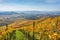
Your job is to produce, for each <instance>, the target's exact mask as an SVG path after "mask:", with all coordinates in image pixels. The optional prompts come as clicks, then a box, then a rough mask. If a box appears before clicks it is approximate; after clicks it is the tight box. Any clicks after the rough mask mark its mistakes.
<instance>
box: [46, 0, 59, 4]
mask: <svg viewBox="0 0 60 40" xmlns="http://www.w3.org/2000/svg"><path fill="white" fill-rule="evenodd" d="M58 1H59V0H45V2H46V3H57V2H58Z"/></svg>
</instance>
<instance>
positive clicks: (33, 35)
mask: <svg viewBox="0 0 60 40" xmlns="http://www.w3.org/2000/svg"><path fill="white" fill-rule="evenodd" d="M34 28H35V22H33V40H34Z"/></svg>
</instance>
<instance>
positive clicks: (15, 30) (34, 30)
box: [0, 16, 60, 40]
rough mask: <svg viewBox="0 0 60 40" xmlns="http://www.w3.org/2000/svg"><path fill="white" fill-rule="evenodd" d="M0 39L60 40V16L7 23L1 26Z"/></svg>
mask: <svg viewBox="0 0 60 40" xmlns="http://www.w3.org/2000/svg"><path fill="white" fill-rule="evenodd" d="M0 40H60V16H55V17H44V18H41V19H38V20H26V19H25V20H18V21H16V22H14V23H11V24H9V25H8V24H6V26H2V27H0Z"/></svg>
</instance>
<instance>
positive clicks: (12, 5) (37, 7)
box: [0, 0, 60, 11]
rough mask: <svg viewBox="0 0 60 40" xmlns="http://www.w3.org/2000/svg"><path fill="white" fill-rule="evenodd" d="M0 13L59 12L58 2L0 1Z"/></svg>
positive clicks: (32, 0) (59, 5) (35, 0)
mask: <svg viewBox="0 0 60 40" xmlns="http://www.w3.org/2000/svg"><path fill="white" fill-rule="evenodd" d="M0 11H60V0H0Z"/></svg>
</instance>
